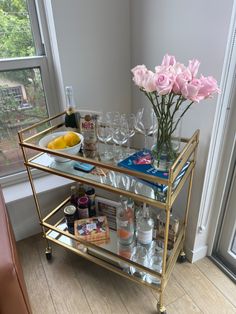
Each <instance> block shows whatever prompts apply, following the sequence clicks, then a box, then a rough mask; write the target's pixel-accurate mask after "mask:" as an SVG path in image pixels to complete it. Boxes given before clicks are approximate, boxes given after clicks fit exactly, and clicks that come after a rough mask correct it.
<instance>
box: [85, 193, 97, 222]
mask: <svg viewBox="0 0 236 314" xmlns="http://www.w3.org/2000/svg"><path fill="white" fill-rule="evenodd" d="M86 195H87V197H88V198H89V217H94V216H96V206H95V197H96V195H95V189H94V188H93V187H88V188H87V190H86Z"/></svg>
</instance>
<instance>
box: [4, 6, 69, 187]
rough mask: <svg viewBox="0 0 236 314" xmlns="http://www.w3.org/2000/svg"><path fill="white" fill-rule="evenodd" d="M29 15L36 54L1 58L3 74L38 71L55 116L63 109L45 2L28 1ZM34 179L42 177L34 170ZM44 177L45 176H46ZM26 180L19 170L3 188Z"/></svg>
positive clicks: (48, 103)
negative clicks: (29, 70) (28, 70)
mask: <svg viewBox="0 0 236 314" xmlns="http://www.w3.org/2000/svg"><path fill="white" fill-rule="evenodd" d="M26 1H27V4H28V11H29V16H30V23H31V29H32V34H33V38H34V44H35V50H36V55H35V56H30V57H19V58H7V59H0V72H2V71H11V70H22V69H29V68H39V70H40V73H41V80H42V85H43V89H44V95H45V99H46V105H47V111H48V115H49V116H52V115H55V114H57V113H58V112H60V111H62V110H63V106H62V103H61V102H60V97H58V94H59V93H58V91H59V87H58V84H57V83H58V81H59V79H58V78H57V75H58V73H57V72H56V71H55V66H54V60H53V53H52V47H51V41H50V36H49V25H48V20H47V17H46V10H45V6H44V3H43V2H42V1H38V0H26ZM33 173H34V176H35V177H40V176H42V174H41V173H40V172H39V171H38V170H35V171H33ZM43 175H45V173H44V174H43ZM25 180H27V173H26V170H25V171H20V170H19V172H17V173H14V174H10V175H7V176H3V177H0V184H1V185H2V186H9V185H12V184H16V183H19V182H22V181H25Z"/></svg>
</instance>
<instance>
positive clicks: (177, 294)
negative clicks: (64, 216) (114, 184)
mask: <svg viewBox="0 0 236 314" xmlns="http://www.w3.org/2000/svg"><path fill="white" fill-rule="evenodd" d="M17 246H18V251H19V256H20V259H21V263H22V267H23V271H24V276H25V280H26V285H27V290H28V293H29V298H30V302H31V306H32V310H33V314H54V313H61V314H67V313H68V314H77V313H81V314H82V313H83V314H89V313H101V314H106V313H112V314H121V313H122V314H123V313H134V314H154V313H156V310H155V309H156V298H157V295H156V294H155V292H154V291H152V290H150V289H149V288H147V287H143V286H140V285H137V284H135V283H132V282H130V281H129V280H127V279H124V278H122V277H120V276H118V275H116V274H113V273H111V272H109V271H108V270H105V269H103V268H101V267H99V266H96V265H94V264H93V263H91V262H88V261H86V260H84V259H82V258H81V257H79V256H77V255H75V254H73V253H71V252H69V251H67V250H65V249H63V248H61V247H59V246H56V245H54V246H53V259H52V261H51V262H48V261H47V260H46V258H45V254H44V250H45V242H44V240H42V239H41V237H39V236H34V237H31V238H28V239H26V240H23V241H20V242H18V244H17ZM165 304H166V307H167V314H178V313H181V314H185V313H186V314H191V313H209V314H218V313H219V314H223V313H226V314H230V313H236V286H235V285H234V283H233V282H232V281H231V280H230V279H228V278H227V277H226V276H225V275H224V274H223V273H222V272H221V271H220V270H219V269H218V268H217V267H216V266H215V265H214V264H213V263H212V262H211V261H210V260H209V259H208V258H205V259H203V260H201V261H199V262H197V263H195V264H190V263H185V264H177V265H176V266H175V269H174V272H173V274H172V276H171V279H170V281H169V283H168V285H167V288H166V291H165Z"/></svg>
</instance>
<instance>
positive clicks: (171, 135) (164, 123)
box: [152, 110, 182, 171]
mask: <svg viewBox="0 0 236 314" xmlns="http://www.w3.org/2000/svg"><path fill="white" fill-rule="evenodd" d="M181 113H182V110H178V112H176V113H175V115H174V116H170V117H157V122H158V130H157V133H156V137H155V144H154V145H153V147H152V164H153V167H154V168H155V169H157V170H160V171H168V170H169V169H170V167H171V165H172V164H173V162H174V161H175V159H176V158H177V156H178V152H179V148H180V140H181V130H182V117H181Z"/></svg>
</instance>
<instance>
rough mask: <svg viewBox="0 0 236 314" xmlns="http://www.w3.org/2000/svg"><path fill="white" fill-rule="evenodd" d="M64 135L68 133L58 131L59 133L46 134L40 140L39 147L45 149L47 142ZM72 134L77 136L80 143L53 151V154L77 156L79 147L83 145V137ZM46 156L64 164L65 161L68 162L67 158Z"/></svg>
mask: <svg viewBox="0 0 236 314" xmlns="http://www.w3.org/2000/svg"><path fill="white" fill-rule="evenodd" d="M70 132H71V131H70ZM66 133H68V131H60V132H54V133H51V134H47V135H45V136H44V137H42V138H41V139H40V141H39V146H40V147H43V148H47V145H48V143H49V142H51V141H52V140H54V139H55V138H57V137H59V136H62V135H65V134H66ZM73 133H75V134H76V135H78V136H79V138H80V142H79V143H78V144H77V145H74V146H72V147H67V148H63V149H55V152H60V153H66V154H70V155H77V154H78V152H79V150H80V148H81V145H82V143H83V140H84V137H83V135H82V134H80V133H77V132H73ZM48 155H49V156H50V157H51V158H53V159H54V160H55V161H58V162H66V161H69V160H70V159H69V158H63V157H59V156H56V155H52V154H48Z"/></svg>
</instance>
